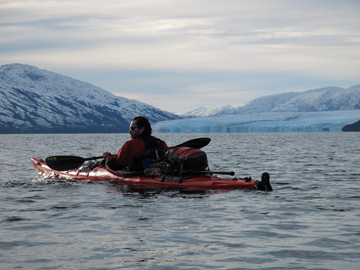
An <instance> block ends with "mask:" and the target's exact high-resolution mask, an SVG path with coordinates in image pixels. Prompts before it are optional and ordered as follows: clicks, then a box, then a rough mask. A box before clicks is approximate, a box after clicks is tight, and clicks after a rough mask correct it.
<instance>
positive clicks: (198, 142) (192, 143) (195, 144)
mask: <svg viewBox="0 0 360 270" xmlns="http://www.w3.org/2000/svg"><path fill="white" fill-rule="evenodd" d="M210 141H211V139H210V138H196V139H192V140H189V141H186V142H183V143H180V144H178V145H175V146H171V147H170V148H177V147H183V146H185V147H191V148H198V149H200V148H202V147H205V146H207V145H208V144H209V143H210Z"/></svg>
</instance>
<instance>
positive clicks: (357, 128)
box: [342, 120, 360, 132]
mask: <svg viewBox="0 0 360 270" xmlns="http://www.w3.org/2000/svg"><path fill="white" fill-rule="evenodd" d="M342 131H345V132H347V131H357V132H359V131H360V120H359V121H357V122H355V123H353V124H350V125H346V126H344V127H343V128H342Z"/></svg>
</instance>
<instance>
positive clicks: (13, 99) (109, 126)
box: [0, 64, 179, 133]
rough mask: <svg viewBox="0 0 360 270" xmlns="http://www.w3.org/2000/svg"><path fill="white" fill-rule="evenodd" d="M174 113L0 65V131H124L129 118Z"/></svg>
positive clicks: (152, 118) (36, 71)
mask: <svg viewBox="0 0 360 270" xmlns="http://www.w3.org/2000/svg"><path fill="white" fill-rule="evenodd" d="M136 115H144V116H145V117H147V118H148V119H149V120H150V121H151V122H158V121H164V120H171V119H179V116H176V115H175V114H172V113H169V112H166V111H162V110H160V109H157V108H155V107H153V106H151V105H148V104H145V103H142V102H139V101H136V100H131V99H127V98H124V97H119V96H115V95H113V94H112V93H110V92H108V91H105V90H103V89H101V88H100V87H97V86H94V85H92V84H90V83H87V82H82V81H79V80H76V79H73V78H70V77H67V76H64V75H61V74H57V73H54V72H51V71H48V70H44V69H39V68H37V67H34V66H30V65H23V64H9V65H3V66H0V133H63V132H64V133H82V132H84V133H88V132H92V133H99V132H104V133H109V132H110V133H112V132H127V131H128V127H129V123H130V122H131V119H132V118H133V117H134V116H136Z"/></svg>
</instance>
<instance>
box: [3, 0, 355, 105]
mask: <svg viewBox="0 0 360 270" xmlns="http://www.w3.org/2000/svg"><path fill="white" fill-rule="evenodd" d="M359 11H360V2H359V1H355V0H353V1H351V0H344V1H332V0H326V1H325V0H318V1H309V0H301V1H300V0H292V1H288V0H275V1H268V0H251V1H250V0H248V1H239V0H223V1H217V0H216V1H215V0H196V1H193V0H191V1H190V0H166V1H165V0H134V1H122V0H102V1H100V0H71V1H70V0H65V1H45V0H32V1H26V0H22V1H10V0H5V1H1V2H0V14H1V16H0V18H1V19H0V36H1V39H0V59H2V63H3V64H7V63H13V62H20V63H26V64H32V65H36V66H39V67H40V68H47V69H51V70H53V71H55V72H60V71H62V72H65V74H66V75H69V76H72V77H76V76H75V75H77V74H81V75H80V77H79V79H83V80H86V81H88V82H91V83H94V84H96V85H99V86H101V87H103V88H105V89H107V90H111V91H119V90H118V89H119V88H121V89H120V90H124V92H130V93H131V94H132V95H133V96H135V97H138V96H139V95H143V93H144V91H145V90H144V89H145V87H144V84H145V82H147V83H148V88H147V91H150V90H151V91H152V92H156V93H157V92H161V91H162V94H163V95H167V93H173V92H174V91H173V90H171V89H175V90H176V91H181V92H182V93H188V96H186V97H185V96H184V100H188V97H190V96H191V97H192V95H194V94H193V93H194V89H200V88H201V89H206V88H207V87H206V86H209V88H208V90H207V91H210V89H215V88H216V89H219V91H220V90H221V91H222V93H223V98H221V97H219V96H211V95H210V94H209V95H208V97H209V98H203V100H210V97H212V98H213V100H214V101H213V102H211V103H212V104H216V103H219V102H220V100H222V102H221V103H222V105H226V104H223V103H225V102H227V101H228V99H226V97H227V96H235V93H236V92H239V93H241V92H242V91H247V93H248V91H249V90H252V91H253V93H256V94H259V93H260V92H261V93H262V92H264V91H265V88H267V87H266V85H271V86H272V88H273V89H276V86H278V88H277V89H279V90H280V89H284V87H285V86H283V82H282V81H287V83H288V86H287V87H288V89H289V90H292V89H294V88H299V87H300V86H301V85H305V84H304V83H303V84H299V83H298V82H299V81H300V78H301V80H307V81H308V82H316V83H315V84H313V85H314V87H321V86H326V85H319V84H320V82H321V83H322V82H328V83H333V82H335V81H338V82H346V81H348V83H349V84H351V83H352V82H354V81H356V79H358V78H359V75H360V72H359V70H360V61H359V58H360V48H359V47H360V33H359V30H358V29H360V19H359V17H360V16H358V14H359ZM80 70H82V72H81V71H80ZM115 71H116V72H115ZM86 72H88V74H91V75H88V76H86V74H85V73H86ZM106 72H107V73H108V75H106ZM120 72H123V73H124V74H129V72H130V73H131V72H134V73H133V74H135V73H136V74H137V75H142V76H144V77H139V76H136V78H133V80H132V81H131V80H130V79H127V78H126V77H125V76H120V75H119V74H120ZM145 73H147V74H151V75H152V78H149V76H147V75H146V74H145ZM192 73H193V74H197V75H199V77H200V78H201V79H194V76H191V74H192ZM109 74H112V76H110V75H109ZM204 74H211V76H205V75H204ZM216 74H221V75H219V76H216ZM224 74H229V75H228V76H225V75H224ZM267 74H271V75H272V76H276V79H274V78H271V76H268V75H267ZM167 76H169V77H167ZM285 76H287V77H288V78H294V81H293V82H291V81H290V80H289V79H284V77H285ZM106 77H107V80H106V79H105V78H106ZM239 78H241V79H242V81H240V79H239ZM261 79H262V80H264V81H263V82H262V85H261V86H260V83H259V80H261ZM121 80H122V81H121ZM215 80H217V81H215ZM183 81H185V82H186V83H185V82H183ZM172 83H173V84H172ZM175 83H177V85H174V84H175ZM291 83H292V84H291ZM295 83H297V84H296V85H295ZM121 85H123V86H128V87H131V89H128V90H126V89H124V88H123V87H121ZM308 85H310V83H309V84H308ZM345 86H348V85H345ZM310 87H311V86H310ZM166 88H167V90H166ZM158 89H161V91H160V90H158ZM191 89H192V90H191ZM304 90H306V89H304ZM135 91H139V92H135ZM259 91H260V92H259ZM266 91H268V92H270V90H266ZM195 92H196V91H195ZM209 93H211V91H210V92H209ZM148 95H149V98H148V99H146V100H150V99H151V94H150V93H148ZM237 96H249V95H239V94H238V95H237ZM178 98H179V99H180V98H181V97H180V96H178ZM154 99H156V100H158V99H157V97H156V98H154ZM199 99H200V98H197V102H200V101H199ZM245 100H246V99H245V98H243V99H242V101H240V103H244V102H245ZM150 101H151V100H150ZM209 102H210V101H209ZM150 104H151V103H150ZM204 105H205V106H206V104H204Z"/></svg>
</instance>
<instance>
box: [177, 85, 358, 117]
mask: <svg viewBox="0 0 360 270" xmlns="http://www.w3.org/2000/svg"><path fill="white" fill-rule="evenodd" d="M230 107H231V106H229V105H228V106H224V107H223V108H225V109H223V110H222V109H221V108H217V109H206V108H205V107H202V108H201V110H197V109H195V110H192V111H190V112H188V113H184V114H181V116H185V117H189V116H191V117H213V116H224V115H233V114H247V113H266V112H320V111H345V110H359V109H360V85H353V86H351V87H349V88H341V87H323V88H319V89H312V90H307V91H304V92H285V93H280V94H275V95H268V96H263V97H259V98H256V99H254V100H252V101H250V102H249V103H247V104H245V105H244V106H240V107H236V108H232V109H231V108H230ZM196 112H198V113H197V114H196Z"/></svg>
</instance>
